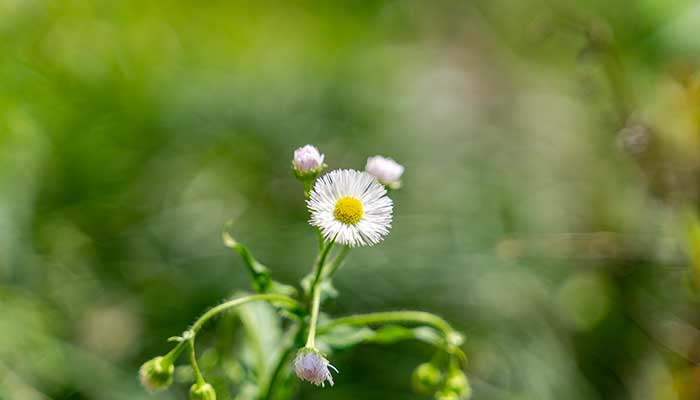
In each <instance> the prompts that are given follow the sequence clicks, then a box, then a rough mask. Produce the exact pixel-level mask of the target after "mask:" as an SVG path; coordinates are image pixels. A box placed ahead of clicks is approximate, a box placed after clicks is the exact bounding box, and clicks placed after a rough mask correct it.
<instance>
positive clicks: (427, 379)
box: [411, 363, 442, 394]
mask: <svg viewBox="0 0 700 400" xmlns="http://www.w3.org/2000/svg"><path fill="white" fill-rule="evenodd" d="M441 379H442V373H440V370H439V369H438V368H437V367H435V365H433V364H431V363H423V364H421V365H419V366H417V367H416V369H415V370H414V371H413V376H412V377H411V381H412V383H413V388H414V389H415V391H416V392H418V393H423V394H427V393H432V392H434V391H435V389H436V388H437V386H438V384H439V383H440V380H441Z"/></svg>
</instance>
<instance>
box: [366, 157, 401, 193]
mask: <svg viewBox="0 0 700 400" xmlns="http://www.w3.org/2000/svg"><path fill="white" fill-rule="evenodd" d="M365 171H367V173H368V174H370V175H372V176H373V177H375V178H377V180H378V181H379V182H380V183H381V184H383V185H385V186H386V187H388V188H389V189H398V188H400V187H401V175H403V171H404V168H403V165H401V164H399V163H397V162H396V161H394V160H392V159H391V158H386V157H382V156H374V157H370V158H368V159H367V164H366V165H365Z"/></svg>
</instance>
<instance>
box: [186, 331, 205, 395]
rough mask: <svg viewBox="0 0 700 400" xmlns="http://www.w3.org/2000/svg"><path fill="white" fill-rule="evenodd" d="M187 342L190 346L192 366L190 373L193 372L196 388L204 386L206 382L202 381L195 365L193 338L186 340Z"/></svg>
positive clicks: (202, 378)
mask: <svg viewBox="0 0 700 400" xmlns="http://www.w3.org/2000/svg"><path fill="white" fill-rule="evenodd" d="M187 342H188V343H189V344H190V364H192V372H194V379H195V382H196V383H197V385H198V386H201V385H204V384H205V383H206V382H205V381H204V377H203V376H202V372H201V371H200V370H199V366H198V365H197V356H196V355H195V353H194V337H191V338H190V339H188V340H187Z"/></svg>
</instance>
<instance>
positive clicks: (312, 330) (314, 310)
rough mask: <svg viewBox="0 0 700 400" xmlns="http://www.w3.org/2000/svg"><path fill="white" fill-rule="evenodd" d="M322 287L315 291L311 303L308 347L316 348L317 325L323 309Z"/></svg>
mask: <svg viewBox="0 0 700 400" xmlns="http://www.w3.org/2000/svg"><path fill="white" fill-rule="evenodd" d="M319 286H320V285H317V287H316V288H315V289H314V296H313V298H312V302H311V306H312V307H311V318H310V320H309V336H307V338H306V347H309V348H312V349H315V348H316V324H317V323H318V312H319V309H320V307H321V288H320V287H319Z"/></svg>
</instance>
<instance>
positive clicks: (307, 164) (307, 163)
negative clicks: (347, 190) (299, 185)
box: [292, 144, 325, 178]
mask: <svg viewBox="0 0 700 400" xmlns="http://www.w3.org/2000/svg"><path fill="white" fill-rule="evenodd" d="M323 158H324V155H323V154H321V153H320V152H319V151H318V149H317V148H316V147H314V146H312V145H310V144H307V145H306V146H304V147H300V148H298V149H296V150H294V158H293V159H292V168H293V169H294V172H295V173H296V174H297V176H299V177H300V178H301V177H305V176H308V175H312V176H314V175H318V173H320V172H321V170H323V168H324V167H325V165H324V164H323Z"/></svg>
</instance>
